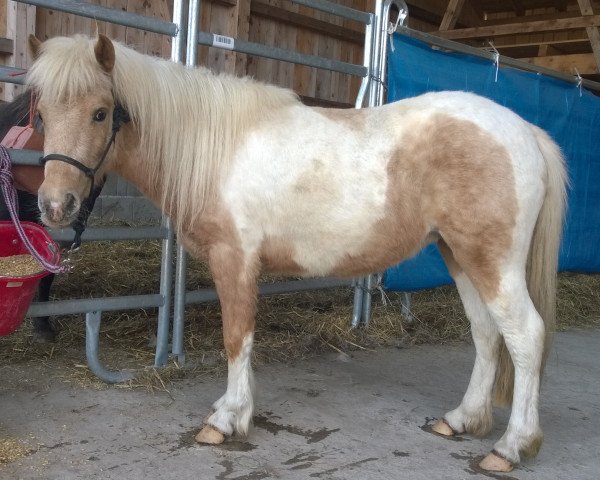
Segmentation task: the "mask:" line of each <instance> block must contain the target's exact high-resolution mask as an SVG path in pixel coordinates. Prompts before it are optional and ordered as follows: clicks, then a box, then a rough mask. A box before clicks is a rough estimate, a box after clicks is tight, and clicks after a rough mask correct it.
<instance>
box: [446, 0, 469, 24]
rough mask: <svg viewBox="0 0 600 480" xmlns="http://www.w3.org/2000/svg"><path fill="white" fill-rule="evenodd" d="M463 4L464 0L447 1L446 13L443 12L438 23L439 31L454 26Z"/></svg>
mask: <svg viewBox="0 0 600 480" xmlns="http://www.w3.org/2000/svg"><path fill="white" fill-rule="evenodd" d="M464 4H465V0H450V1H449V2H448V8H446V13H444V18H442V23H440V30H441V31H443V30H450V29H452V28H454V26H455V25H456V21H457V20H458V17H459V16H460V12H461V11H462V8H463V5H464Z"/></svg>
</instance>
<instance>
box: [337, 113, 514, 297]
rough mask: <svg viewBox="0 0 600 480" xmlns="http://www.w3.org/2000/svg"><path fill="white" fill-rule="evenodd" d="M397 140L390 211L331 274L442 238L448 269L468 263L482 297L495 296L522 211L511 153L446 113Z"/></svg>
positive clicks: (362, 268)
mask: <svg viewBox="0 0 600 480" xmlns="http://www.w3.org/2000/svg"><path fill="white" fill-rule="evenodd" d="M397 143H398V145H399V147H398V150H397V151H396V152H394V153H393V154H392V155H391V157H390V161H389V164H388V168H387V171H388V180H389V184H388V188H387V205H386V215H385V217H384V218H382V219H380V220H379V221H378V222H377V223H376V224H375V227H374V229H373V231H372V232H371V234H370V236H369V238H368V239H367V241H366V243H365V246H364V248H363V250H362V251H361V252H360V253H359V254H358V255H354V256H347V257H346V258H345V259H344V260H343V261H342V262H341V263H340V264H339V265H338V266H337V267H336V268H335V271H334V274H336V275H340V276H353V275H357V274H360V273H363V272H368V271H378V270H382V269H384V268H386V267H388V266H390V265H395V264H397V263H398V262H400V261H401V260H403V259H406V258H409V257H410V256H412V255H414V254H415V253H417V252H418V251H419V250H420V249H421V248H422V247H423V246H424V245H426V244H427V243H430V242H431V241H433V240H435V239H439V238H440V237H441V238H442V239H443V241H444V243H443V244H442V249H443V251H444V249H446V251H445V257H446V258H447V259H448V261H449V269H450V271H451V273H452V271H454V272H455V273H456V272H458V270H459V269H462V270H464V271H465V272H466V274H467V275H468V276H469V277H470V279H471V281H472V282H473V283H474V285H475V286H476V288H477V289H478V290H479V292H480V294H481V295H482V298H483V299H484V300H490V299H493V298H495V296H496V294H497V290H498V285H499V281H500V272H499V267H500V264H501V262H502V257H503V256H504V255H505V254H506V253H507V251H508V250H509V248H510V246H511V244H512V231H513V228H514V226H515V221H516V220H515V217H516V213H517V200H516V192H515V182H514V176H513V171H512V165H511V161H510V157H509V155H508V152H507V151H506V149H505V148H504V147H503V146H502V145H500V144H498V143H497V142H496V141H495V140H494V139H493V138H492V137H491V135H490V134H489V133H487V132H485V131H483V130H482V129H480V128H479V127H478V126H477V125H475V124H474V123H472V122H469V121H466V120H460V119H456V118H453V117H451V116H449V115H443V114H438V115H435V116H432V117H429V118H427V119H426V120H423V121H420V123H419V124H415V125H411V126H410V127H408V128H406V133H404V134H403V135H402V137H401V138H399V139H398V142H397ZM444 245H445V247H444Z"/></svg>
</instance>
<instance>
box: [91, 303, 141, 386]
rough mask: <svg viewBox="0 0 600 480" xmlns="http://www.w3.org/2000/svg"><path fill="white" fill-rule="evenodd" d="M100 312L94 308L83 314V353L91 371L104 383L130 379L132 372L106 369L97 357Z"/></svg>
mask: <svg viewBox="0 0 600 480" xmlns="http://www.w3.org/2000/svg"><path fill="white" fill-rule="evenodd" d="M101 317H102V312H100V311H98V310H96V311H93V312H88V313H87V314H86V315H85V355H86V357H87V363H88V366H89V367H90V370H91V372H92V373H93V374H94V375H96V376H97V377H98V378H99V379H100V380H102V381H104V382H106V383H120V382H126V381H127V380H131V379H132V378H133V377H134V375H133V373H132V372H125V371H117V372H111V371H110V370H106V369H105V368H104V366H103V365H102V364H101V363H100V359H99V358H98V346H99V343H100V342H99V338H100V322H101Z"/></svg>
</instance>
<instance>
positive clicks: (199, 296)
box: [185, 278, 352, 305]
mask: <svg viewBox="0 0 600 480" xmlns="http://www.w3.org/2000/svg"><path fill="white" fill-rule="evenodd" d="M351 284H352V282H351V280H340V279H337V278H311V279H307V280H292V281H288V282H279V283H268V284H262V285H260V286H259V288H258V293H259V294H260V295H264V296H268V295H278V294H281V293H296V292H303V291H306V290H318V289H322V288H335V287H348V286H350V285H351ZM218 299H219V297H218V296H217V292H216V290H215V289H214V288H204V289H202V290H193V291H188V292H186V298H185V304H186V305H191V304H194V303H203V302H213V301H215V300H218Z"/></svg>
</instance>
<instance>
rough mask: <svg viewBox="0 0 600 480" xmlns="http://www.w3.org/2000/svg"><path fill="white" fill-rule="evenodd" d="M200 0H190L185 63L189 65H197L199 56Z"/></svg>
mask: <svg viewBox="0 0 600 480" xmlns="http://www.w3.org/2000/svg"><path fill="white" fill-rule="evenodd" d="M200 8H201V5H200V0H190V5H189V8H188V24H187V50H186V54H185V64H186V65H187V66H188V67H195V66H196V61H197V58H198V42H197V41H196V39H197V38H198V31H199V30H198V25H199V20H200Z"/></svg>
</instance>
